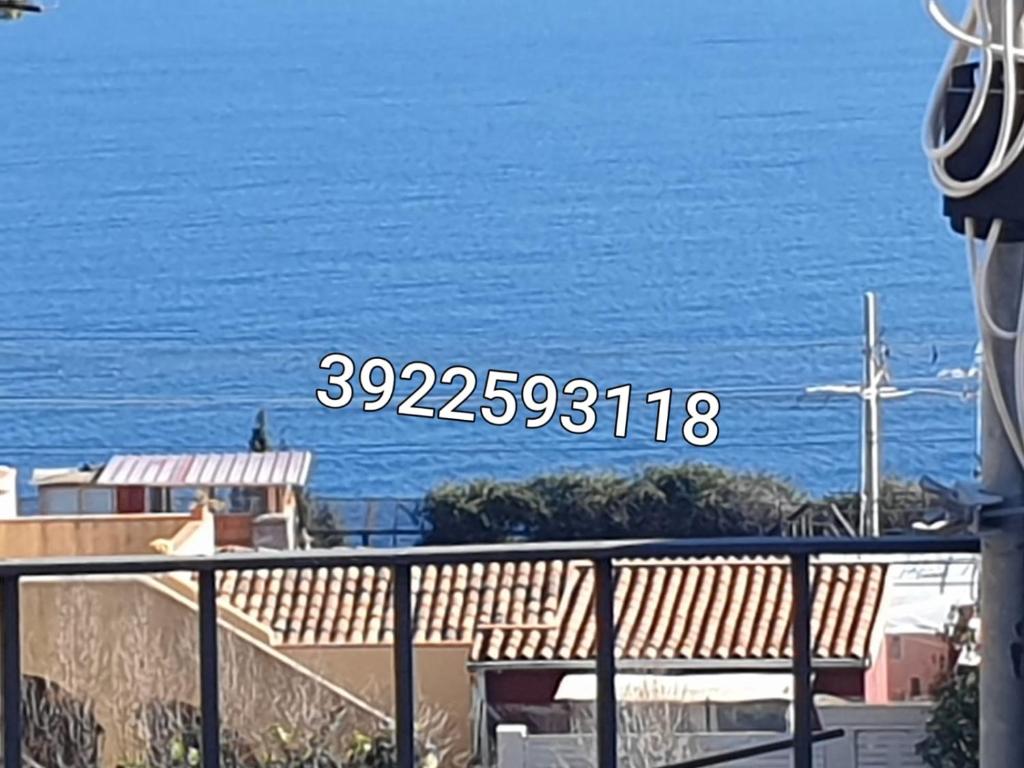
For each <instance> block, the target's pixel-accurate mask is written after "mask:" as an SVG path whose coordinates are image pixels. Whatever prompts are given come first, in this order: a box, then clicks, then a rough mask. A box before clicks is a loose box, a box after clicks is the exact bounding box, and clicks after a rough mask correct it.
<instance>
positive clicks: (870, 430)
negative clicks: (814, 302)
mask: <svg viewBox="0 0 1024 768" xmlns="http://www.w3.org/2000/svg"><path fill="white" fill-rule="evenodd" d="M881 358H882V345H881V338H880V337H879V330H878V296H877V295H876V294H874V293H871V292H868V293H865V294H864V383H865V389H864V392H863V397H862V398H861V408H862V409H863V412H862V416H861V419H862V423H863V425H864V430H863V436H862V438H861V451H862V453H863V456H862V458H861V467H862V469H861V472H862V474H863V477H862V478H861V499H860V509H861V512H860V517H861V531H860V534H861V535H862V536H864V535H867V534H868V533H870V535H871V536H878V535H879V533H880V532H881V516H880V514H879V503H880V502H879V498H878V497H879V495H880V485H881V482H882V477H881V476H882V448H881V444H880V441H879V437H880V435H879V433H880V432H881V426H882V414H881V408H880V405H881V399H882V394H881V390H880V386H881V384H882V378H883V376H885V367H884V363H883V361H882V359H881ZM866 526H869V529H868V530H864V529H865V527H866Z"/></svg>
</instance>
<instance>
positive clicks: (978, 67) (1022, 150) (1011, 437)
mask: <svg viewBox="0 0 1024 768" xmlns="http://www.w3.org/2000/svg"><path fill="white" fill-rule="evenodd" d="M927 9H928V13H929V14H930V15H931V16H932V18H933V19H935V20H936V21H937V22H939V24H940V26H941V27H942V28H943V29H944V30H945V31H946V32H947V33H948V34H949V35H950V36H951V37H953V39H954V42H953V48H952V50H951V51H950V54H949V56H947V58H946V63H945V64H944V66H943V69H942V74H941V76H940V80H939V83H938V85H937V87H936V91H935V97H934V99H933V101H932V105H931V107H930V108H929V110H928V116H927V118H926V120H925V130H924V149H925V154H926V155H927V156H928V159H929V166H930V171H931V176H932V179H933V181H935V183H936V185H937V186H938V188H939V189H940V191H941V192H942V194H943V212H944V213H945V214H946V216H948V217H949V220H950V225H951V226H952V228H953V230H954V231H956V232H959V233H960V234H963V235H965V236H966V237H967V238H968V246H969V248H970V257H971V258H970V261H971V269H972V270H977V272H976V273H975V274H974V275H972V278H973V280H972V282H974V283H975V284H976V288H975V291H976V296H975V300H976V303H977V309H978V319H979V325H980V326H981V328H980V331H981V343H982V348H983V365H982V370H983V373H984V375H983V376H982V377H981V392H980V396H981V488H980V489H979V490H980V493H977V494H975V496H976V497H977V498H978V499H979V500H980V501H978V502H972V503H969V504H966V505H965V510H966V511H968V512H969V513H970V514H971V516H972V517H973V521H974V522H975V523H976V525H977V529H978V535H979V537H980V539H981V638H980V639H981V704H980V710H981V722H980V731H981V733H980V736H981V748H980V754H979V758H980V762H981V766H982V768H1017V767H1018V766H1024V451H1021V450H1020V442H1021V440H1022V439H1024V428H1022V425H1024V418H1021V417H1024V414H1022V413H1020V411H1021V410H1022V409H1024V391H1022V390H1021V389H1020V388H1019V387H1018V382H1020V379H1019V378H1018V377H1020V376H1024V370H1018V369H1017V365H1016V364H1015V357H1016V356H1017V355H1016V351H1017V348H1018V347H1019V346H1020V345H1021V344H1024V338H1021V337H1022V333H1021V331H1022V330H1024V327H1022V325H1024V307H1022V306H1021V305H1022V302H1024V297H1022V285H1024V198H1022V197H1021V189H1022V188H1024V133H1022V132H1024V126H1022V125H1021V121H1020V118H1021V112H1022V109H1021V106H1022V104H1024V90H1022V84H1024V68H1022V66H1021V64H1022V63H1024V62H1022V61H1021V59H1022V58H1024V57H1022V49H1021V42H1020V37H1021V18H1022V16H1024V0H968V4H967V13H966V14H965V16H964V20H963V22H961V24H960V25H957V23H956V22H955V21H951V20H950V19H949V18H948V17H947V16H946V14H945V10H944V9H943V8H942V6H941V4H939V3H936V2H930V3H928V5H927ZM979 239H984V240H985V241H986V245H987V246H988V247H987V248H986V249H985V250H986V251H987V255H986V256H985V259H986V262H985V263H984V264H982V265H981V266H978V258H977V240H979ZM979 273H980V274H979ZM1022 351H1024V349H1022ZM1021 383H1024V382H1021Z"/></svg>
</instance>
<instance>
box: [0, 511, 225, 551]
mask: <svg viewBox="0 0 1024 768" xmlns="http://www.w3.org/2000/svg"><path fill="white" fill-rule="evenodd" d="M193 522H196V519H195V518H194V517H193V516H190V515H162V514H161V515H93V516H84V515H83V516H75V517H18V518H14V519H5V520H0V557H4V558H8V557H57V556H79V555H81V556H87V555H135V554H138V555H141V554H153V549H152V548H151V547H150V546H149V543H150V542H151V541H153V540H154V539H172V538H174V536H175V535H176V534H177V533H178V532H179V531H181V529H182V528H183V527H184V526H186V525H188V524H189V523H193ZM211 537H212V534H211ZM191 538H192V537H190V539H191Z"/></svg>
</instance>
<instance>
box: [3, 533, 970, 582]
mask: <svg viewBox="0 0 1024 768" xmlns="http://www.w3.org/2000/svg"><path fill="white" fill-rule="evenodd" d="M979 551H980V544H979V541H978V539H977V538H975V537H953V536H950V537H942V538H938V537H935V538H932V537H927V536H891V537H884V538H880V539H792V538H785V537H749V538H732V539H730V538H723V539H643V540H632V541H626V540H624V541H614V540H612V541H608V540H606V541H579V542H539V543H528V544H483V545H456V546H444V547H439V546H428V547H403V548H398V549H372V548H356V547H337V548H333V549H307V550H302V551H296V550H275V551H272V552H263V551H260V552H225V553H220V554H217V555H188V556H178V555H116V556H89V557H53V558H25V559H11V560H2V561H0V576H75V575H81V576H84V575H89V574H118V573H169V572H171V571H198V572H200V573H202V572H205V571H222V570H252V569H274V568H335V567H348V566H367V565H371V566H372V565H377V566H385V565H386V566H393V565H449V564H460V563H488V562H539V561H544V560H562V559H581V560H604V559H630V558H634V559H635V558H658V557H764V556H778V557H785V556H789V555H800V554H805V555H811V556H813V555H912V554H954V553H976V552H979Z"/></svg>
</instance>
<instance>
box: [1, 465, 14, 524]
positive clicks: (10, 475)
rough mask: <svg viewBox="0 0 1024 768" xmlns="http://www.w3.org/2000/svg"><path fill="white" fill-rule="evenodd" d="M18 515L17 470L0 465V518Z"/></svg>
mask: <svg viewBox="0 0 1024 768" xmlns="http://www.w3.org/2000/svg"><path fill="white" fill-rule="evenodd" d="M17 516H18V470H16V469H15V468H14V467H7V466H4V465H0V518H8V517H17Z"/></svg>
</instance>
